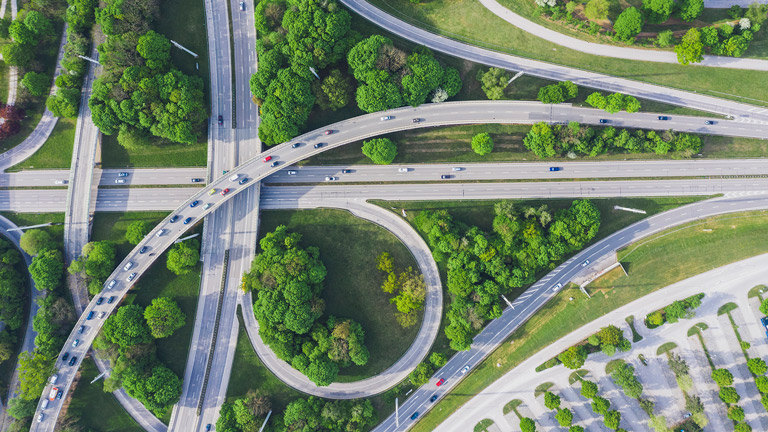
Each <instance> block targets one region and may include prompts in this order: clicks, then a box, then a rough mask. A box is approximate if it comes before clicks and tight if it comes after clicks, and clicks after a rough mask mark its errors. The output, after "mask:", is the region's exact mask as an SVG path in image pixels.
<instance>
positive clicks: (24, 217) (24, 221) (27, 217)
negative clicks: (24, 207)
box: [0, 211, 64, 242]
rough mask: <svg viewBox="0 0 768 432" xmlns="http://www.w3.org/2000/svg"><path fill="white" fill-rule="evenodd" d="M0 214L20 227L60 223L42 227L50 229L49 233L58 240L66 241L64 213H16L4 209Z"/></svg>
mask: <svg viewBox="0 0 768 432" xmlns="http://www.w3.org/2000/svg"><path fill="white" fill-rule="evenodd" d="M0 214H2V215H3V216H5V217H7V218H8V219H10V220H11V221H12V222H13V223H15V224H16V225H18V226H20V227H22V226H29V225H39V224H43V223H48V222H54V223H59V224H60V225H53V226H48V227H43V228H41V229H44V230H46V231H48V234H50V235H51V236H53V238H55V239H57V240H58V241H60V242H63V241H64V213H14V212H9V211H4V212H0Z"/></svg>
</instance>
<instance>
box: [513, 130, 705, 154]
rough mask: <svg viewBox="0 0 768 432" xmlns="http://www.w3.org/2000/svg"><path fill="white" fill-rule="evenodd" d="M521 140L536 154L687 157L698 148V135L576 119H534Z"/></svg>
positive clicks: (699, 144)
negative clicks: (549, 121)
mask: <svg viewBox="0 0 768 432" xmlns="http://www.w3.org/2000/svg"><path fill="white" fill-rule="evenodd" d="M523 144H525V147H526V148H528V150H530V151H532V152H533V153H534V154H535V155H536V156H538V157H540V158H552V157H555V156H566V155H567V156H568V157H570V158H575V157H576V156H577V154H581V155H585V156H590V157H594V156H598V155H601V154H604V153H608V152H612V153H618V152H626V153H649V152H653V153H656V154H659V155H664V154H667V153H669V152H670V151H671V152H674V154H675V155H676V156H680V157H690V156H692V155H694V154H696V153H698V151H699V149H700V148H701V138H699V137H698V136H696V135H692V134H687V133H676V132H674V131H671V130H670V131H664V132H662V133H661V134H659V133H657V132H656V131H648V132H644V131H643V130H640V129H636V130H634V131H632V132H630V131H629V130H628V129H616V128H614V127H612V126H608V127H606V128H602V129H596V128H592V127H589V126H581V125H580V124H579V123H577V122H570V123H568V125H549V124H547V123H545V122H540V123H536V124H534V125H533V126H532V127H531V130H530V131H529V132H528V134H527V135H526V136H525V138H524V139H523Z"/></svg>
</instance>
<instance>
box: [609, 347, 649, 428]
mask: <svg viewBox="0 0 768 432" xmlns="http://www.w3.org/2000/svg"><path fill="white" fill-rule="evenodd" d="M611 378H613V381H614V382H615V383H616V385H618V386H619V387H621V388H622V390H624V393H625V394H626V395H627V396H629V397H631V398H633V399H638V398H639V397H640V395H641V394H642V392H643V385H642V384H641V383H640V381H638V380H637V377H636V376H635V368H634V367H633V366H632V365H630V364H628V363H625V362H622V363H619V364H618V365H617V366H616V367H615V368H614V370H613V371H612V372H611ZM614 429H615V428H614Z"/></svg>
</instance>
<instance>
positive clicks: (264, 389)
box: [227, 307, 306, 413]
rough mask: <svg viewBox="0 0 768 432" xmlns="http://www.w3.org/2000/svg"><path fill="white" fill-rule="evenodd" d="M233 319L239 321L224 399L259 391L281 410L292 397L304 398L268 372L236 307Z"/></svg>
mask: <svg viewBox="0 0 768 432" xmlns="http://www.w3.org/2000/svg"><path fill="white" fill-rule="evenodd" d="M237 318H238V321H240V331H239V332H238V335H237V348H236V349H235V359H234V360H233V363H232V374H231V375H230V376H229V386H228V387H227V401H230V402H231V401H233V400H234V399H237V398H239V397H242V396H245V394H246V393H247V392H248V390H257V389H258V390H259V393H261V394H262V395H264V396H267V397H268V398H269V400H270V401H271V402H272V409H273V410H275V412H276V413H277V412H280V411H283V410H284V409H285V407H286V405H288V403H290V402H291V401H292V400H294V399H297V398H300V397H305V396H306V395H305V394H304V393H301V392H299V391H297V390H294V389H293V388H291V387H288V386H287V385H285V384H284V383H283V382H282V381H280V379H278V378H277V377H276V376H274V375H273V374H272V372H270V371H269V369H267V368H266V367H265V366H264V364H262V363H261V360H259V356H258V355H256V352H255V351H254V350H253V347H252V346H251V342H250V341H249V340H248V334H247V333H246V332H245V325H244V324H243V315H242V313H241V311H240V308H239V307H238V309H237Z"/></svg>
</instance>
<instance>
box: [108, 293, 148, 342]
mask: <svg viewBox="0 0 768 432" xmlns="http://www.w3.org/2000/svg"><path fill="white" fill-rule="evenodd" d="M102 331H103V332H104V336H106V338H107V340H109V341H110V342H112V343H113V344H117V345H118V346H119V347H120V349H121V351H124V350H125V349H126V348H129V347H131V346H133V345H136V344H141V343H149V342H151V341H152V334H151V331H150V329H149V326H148V325H147V322H146V321H145V320H144V311H143V309H142V307H141V306H139V305H135V304H133V305H126V306H122V307H120V308H119V309H118V310H117V312H116V313H114V314H112V315H110V317H109V318H107V321H106V322H105V323H104V328H103V330H102Z"/></svg>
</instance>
